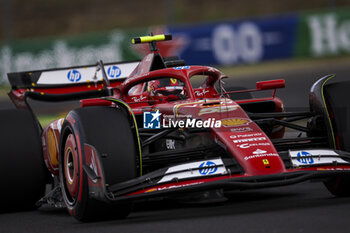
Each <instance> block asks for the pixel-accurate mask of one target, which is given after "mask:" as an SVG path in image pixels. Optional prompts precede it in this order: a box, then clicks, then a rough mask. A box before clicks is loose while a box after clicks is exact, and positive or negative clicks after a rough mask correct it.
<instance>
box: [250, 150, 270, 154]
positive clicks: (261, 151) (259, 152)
mask: <svg viewBox="0 0 350 233" xmlns="http://www.w3.org/2000/svg"><path fill="white" fill-rule="evenodd" d="M266 152H267V151H266V150H260V149H256V151H254V152H253V154H255V155H259V154H265V153H266Z"/></svg>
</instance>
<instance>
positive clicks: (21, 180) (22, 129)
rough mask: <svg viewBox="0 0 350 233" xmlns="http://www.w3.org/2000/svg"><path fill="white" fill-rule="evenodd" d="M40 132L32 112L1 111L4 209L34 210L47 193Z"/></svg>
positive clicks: (0, 172) (0, 201)
mask: <svg viewBox="0 0 350 233" xmlns="http://www.w3.org/2000/svg"><path fill="white" fill-rule="evenodd" d="M40 131H41V129H40V128H39V125H38V123H37V121H36V120H35V119H34V117H33V115H32V113H31V112H30V111H28V110H24V109H9V110H0V148H1V153H0V177H1V191H0V206H1V210H2V211H17V210H28V209H34V208H36V205H35V203H36V202H37V201H38V200H39V199H40V198H41V197H43V196H44V193H45V184H46V177H47V170H46V167H45V163H44V159H43V153H42V143H41V137H40Z"/></svg>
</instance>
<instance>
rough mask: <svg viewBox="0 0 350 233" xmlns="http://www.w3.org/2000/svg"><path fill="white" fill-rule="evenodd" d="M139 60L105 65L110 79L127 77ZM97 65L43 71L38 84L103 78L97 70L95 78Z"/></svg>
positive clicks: (75, 82) (82, 81)
mask: <svg viewBox="0 0 350 233" xmlns="http://www.w3.org/2000/svg"><path fill="white" fill-rule="evenodd" d="M138 64H139V62H130V63H122V64H118V63H116V64H111V65H105V70H106V74H107V77H108V79H109V80H115V79H120V78H127V77H129V75H130V74H131V73H132V72H133V70H134V69H135V68H136V66H137V65H138ZM95 72H96V67H94V66H93V67H91V66H90V67H82V68H69V69H60V70H52V71H44V72H42V74H41V76H40V78H39V80H38V82H37V84H38V85H49V84H77V83H86V82H94V81H101V80H102V72H101V71H99V72H97V75H96V77H97V78H96V79H95V80H94V79H93V78H94V76H95Z"/></svg>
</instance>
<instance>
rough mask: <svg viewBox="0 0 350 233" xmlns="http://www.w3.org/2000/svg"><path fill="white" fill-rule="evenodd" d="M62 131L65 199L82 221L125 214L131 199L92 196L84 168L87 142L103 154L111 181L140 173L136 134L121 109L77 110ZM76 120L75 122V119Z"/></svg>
mask: <svg viewBox="0 0 350 233" xmlns="http://www.w3.org/2000/svg"><path fill="white" fill-rule="evenodd" d="M68 119H71V120H66V121H65V122H64V124H63V127H62V134H61V147H60V148H61V152H60V177H61V188H62V194H63V199H64V202H65V204H66V206H67V209H68V211H69V213H70V214H71V215H73V216H74V217H75V218H76V219H78V220H80V221H94V220H103V219H111V218H125V217H126V216H127V215H129V213H130V211H131V203H118V204H112V203H106V202H102V201H98V200H95V199H93V198H91V197H90V196H89V187H88V179H89V178H88V176H87V174H86V173H85V172H84V171H83V163H84V158H85V155H84V144H89V145H92V146H93V147H94V148H96V150H97V152H98V154H100V155H103V156H101V161H102V166H103V171H104V174H105V182H106V183H107V184H109V185H112V184H116V183H120V182H122V181H126V180H130V179H133V178H135V177H137V170H136V169H137V166H136V158H137V157H136V156H137V150H136V148H135V138H134V136H133V132H132V130H131V127H130V123H129V120H128V118H127V116H126V114H125V112H123V111H122V110H121V109H116V108H112V107H86V108H80V109H76V110H73V111H72V112H70V113H69V117H68ZM74 122H75V123H74Z"/></svg>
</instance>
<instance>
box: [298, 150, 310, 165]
mask: <svg viewBox="0 0 350 233" xmlns="http://www.w3.org/2000/svg"><path fill="white" fill-rule="evenodd" d="M297 157H298V158H297V160H298V162H299V163H303V164H313V163H314V159H313V158H312V154H310V153H309V152H307V151H300V152H298V154H297Z"/></svg>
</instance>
